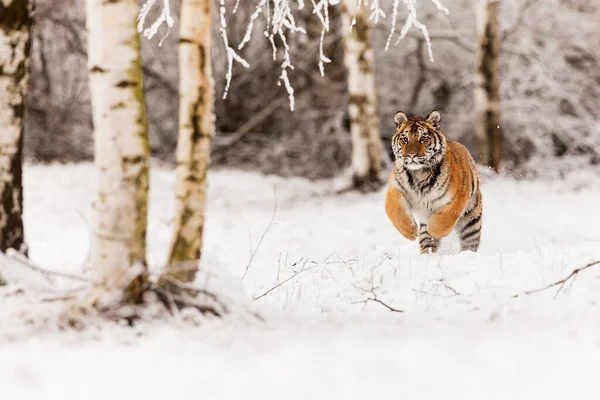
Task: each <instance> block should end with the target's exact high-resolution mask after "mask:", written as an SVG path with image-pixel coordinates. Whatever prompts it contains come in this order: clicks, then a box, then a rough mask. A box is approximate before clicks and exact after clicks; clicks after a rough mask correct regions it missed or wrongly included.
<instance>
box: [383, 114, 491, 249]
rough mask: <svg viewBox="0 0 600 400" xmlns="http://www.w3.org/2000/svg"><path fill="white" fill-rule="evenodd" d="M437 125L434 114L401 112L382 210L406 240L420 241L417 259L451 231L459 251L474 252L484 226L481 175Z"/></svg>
mask: <svg viewBox="0 0 600 400" xmlns="http://www.w3.org/2000/svg"><path fill="white" fill-rule="evenodd" d="M441 119H442V117H441V115H440V113H439V112H437V111H432V112H431V113H429V115H428V116H427V117H426V118H423V117H415V118H409V117H407V116H406V115H405V114H404V113H402V112H398V113H396V115H395V116H394V122H395V123H396V134H395V135H394V137H393V138H392V150H393V152H394V156H395V159H396V160H395V161H394V166H393V169H392V173H391V174H390V179H389V183H388V190H387V195H386V201H385V210H386V213H387V215H388V217H389V219H390V221H392V224H393V225H394V227H396V229H397V230H398V231H399V232H400V233H401V234H402V235H403V236H404V237H405V238H407V239H408V240H415V239H416V238H417V237H418V238H419V246H420V248H421V254H426V253H431V252H433V253H435V252H436V251H437V250H438V249H439V247H440V241H441V239H442V238H443V237H445V236H447V235H448V234H450V232H452V230H453V229H456V232H457V234H458V237H459V238H460V244H461V251H465V250H471V251H477V250H478V248H479V242H480V239H481V223H482V221H481V216H482V200H481V191H480V190H479V184H480V177H479V172H478V171H477V168H476V166H475V162H474V161H473V158H472V157H471V155H470V154H469V151H468V150H467V149H466V148H465V147H464V146H463V145H462V144H460V143H458V142H455V141H452V140H450V139H447V138H446V137H445V136H444V134H443V133H442V132H441V131H440V122H441ZM413 216H414V217H416V218H417V219H418V221H419V225H417V224H416V222H415V219H414V218H413Z"/></svg>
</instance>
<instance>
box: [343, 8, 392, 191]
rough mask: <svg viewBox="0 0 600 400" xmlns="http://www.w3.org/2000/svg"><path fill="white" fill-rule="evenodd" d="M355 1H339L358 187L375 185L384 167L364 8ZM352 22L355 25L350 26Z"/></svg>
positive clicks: (365, 9)
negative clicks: (340, 2)
mask: <svg viewBox="0 0 600 400" xmlns="http://www.w3.org/2000/svg"><path fill="white" fill-rule="evenodd" d="M357 3H358V2H357V1H356V0H343V1H342V4H341V5H342V21H343V29H344V32H345V36H344V61H345V64H346V68H347V70H348V92H349V96H350V97H349V105H348V111H349V114H350V130H351V135H352V168H353V173H354V181H355V184H357V185H359V186H360V185H363V184H365V183H377V182H379V181H380V172H381V170H382V163H383V146H382V144H381V137H380V134H379V120H378V117H377V97H376V89H375V67H374V60H373V49H372V47H371V30H370V27H369V13H368V9H367V6H366V5H365V4H363V5H362V6H361V7H360V8H359V7H358V5H357ZM354 18H355V24H354V26H352V29H351V30H350V27H351V25H352V22H353V19H354Z"/></svg>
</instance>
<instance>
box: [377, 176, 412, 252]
mask: <svg viewBox="0 0 600 400" xmlns="http://www.w3.org/2000/svg"><path fill="white" fill-rule="evenodd" d="M392 179H393V177H390V183H389V184H388V191H387V194H386V196H385V212H386V214H387V216H388V218H389V219H390V221H392V224H393V225H394V227H395V228H396V229H397V230H398V232H400V233H401V234H402V236H404V237H405V238H407V239H408V240H415V239H416V238H417V234H418V233H419V232H418V230H417V224H416V223H415V220H414V218H413V217H412V215H411V214H410V212H409V211H408V209H407V208H406V199H405V198H404V196H403V195H402V192H400V190H398V189H397V188H394V187H393V185H392V182H391V181H392Z"/></svg>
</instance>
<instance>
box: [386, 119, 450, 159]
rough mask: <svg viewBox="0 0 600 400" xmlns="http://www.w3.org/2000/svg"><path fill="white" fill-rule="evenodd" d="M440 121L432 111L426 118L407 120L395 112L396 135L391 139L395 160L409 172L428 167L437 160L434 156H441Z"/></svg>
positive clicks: (442, 144) (442, 145) (441, 137)
mask: <svg viewBox="0 0 600 400" xmlns="http://www.w3.org/2000/svg"><path fill="white" fill-rule="evenodd" d="M441 119H442V117H441V115H440V113H439V112H437V111H432V112H431V113H429V115H428V116H427V117H426V118H423V117H414V118H409V117H407V116H406V114H404V113H402V112H397V113H396V115H395V116H394V122H395V123H396V134H395V135H394V137H393V138H392V150H393V151H394V156H395V157H396V160H398V162H401V163H402V164H403V165H404V167H405V168H407V169H409V170H419V169H421V168H425V167H428V166H429V164H430V163H431V161H433V160H435V159H436V158H437V157H436V155H438V156H440V155H441V152H442V150H443V147H444V143H443V140H444V139H443V136H442V135H441V134H440V132H439V127H440V121H441Z"/></svg>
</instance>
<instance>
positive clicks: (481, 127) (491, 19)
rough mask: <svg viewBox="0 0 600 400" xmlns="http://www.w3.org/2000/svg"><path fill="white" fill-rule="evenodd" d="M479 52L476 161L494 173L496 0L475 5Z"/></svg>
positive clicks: (499, 140)
mask: <svg viewBox="0 0 600 400" xmlns="http://www.w3.org/2000/svg"><path fill="white" fill-rule="evenodd" d="M475 6H476V7H477V9H476V15H477V36H478V39H479V51H478V54H477V71H476V74H475V93H474V96H475V99H474V105H475V139H476V142H477V148H478V152H479V157H480V160H479V161H480V162H482V163H483V164H484V165H488V166H490V167H492V168H493V169H494V170H496V171H498V170H499V168H500V162H501V160H502V147H503V134H502V126H501V124H502V122H501V112H500V45H501V38H500V27H499V23H498V19H499V1H497V0H478V1H476V2H475Z"/></svg>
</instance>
